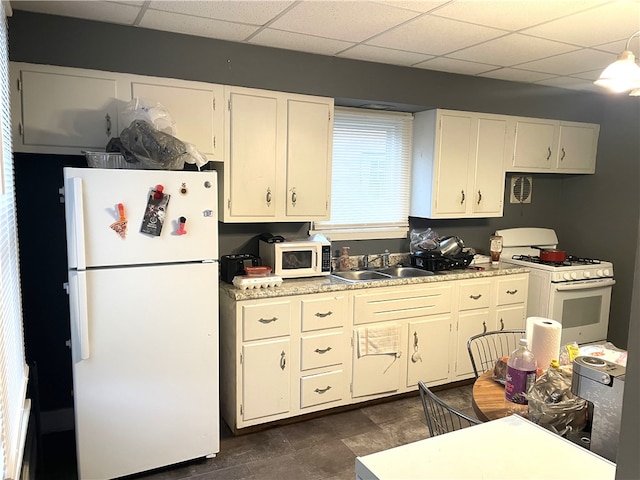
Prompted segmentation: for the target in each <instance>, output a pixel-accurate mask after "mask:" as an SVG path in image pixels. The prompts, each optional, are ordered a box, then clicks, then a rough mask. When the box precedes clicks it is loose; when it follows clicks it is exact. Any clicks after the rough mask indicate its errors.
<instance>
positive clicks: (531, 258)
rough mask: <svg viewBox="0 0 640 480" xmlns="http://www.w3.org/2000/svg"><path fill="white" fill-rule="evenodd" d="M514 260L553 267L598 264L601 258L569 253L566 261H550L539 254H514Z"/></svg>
mask: <svg viewBox="0 0 640 480" xmlns="http://www.w3.org/2000/svg"><path fill="white" fill-rule="evenodd" d="M511 258H512V259H513V260H520V261H523V262H530V263H538V264H540V265H549V266H552V267H570V266H572V265H597V264H599V263H600V260H596V259H595V258H583V257H577V256H574V255H568V256H567V258H566V260H565V261H564V262H549V261H544V260H541V259H540V257H539V256H536V255H514V256H513V257H511Z"/></svg>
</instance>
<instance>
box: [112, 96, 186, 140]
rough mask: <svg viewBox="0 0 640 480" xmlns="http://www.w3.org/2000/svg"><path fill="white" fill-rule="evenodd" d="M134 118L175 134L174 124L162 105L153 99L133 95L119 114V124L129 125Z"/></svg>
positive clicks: (167, 132)
mask: <svg viewBox="0 0 640 480" xmlns="http://www.w3.org/2000/svg"><path fill="white" fill-rule="evenodd" d="M134 120H144V121H145V122H148V123H150V124H151V125H153V126H154V127H155V128H156V129H158V130H160V131H161V132H163V133H166V134H168V135H173V136H174V137H175V136H176V135H177V131H176V124H175V122H174V121H173V118H171V115H170V114H169V112H168V111H167V109H166V108H165V106H164V105H162V104H161V103H160V102H157V101H155V100H149V99H147V98H140V97H134V98H133V99H131V101H130V102H128V103H127V104H126V105H125V107H124V108H123V110H122V113H121V114H120V125H131V123H133V121H134Z"/></svg>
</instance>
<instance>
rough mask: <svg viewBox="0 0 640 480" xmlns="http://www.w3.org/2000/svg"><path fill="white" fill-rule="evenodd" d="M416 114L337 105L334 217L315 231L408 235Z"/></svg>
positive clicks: (337, 235)
mask: <svg viewBox="0 0 640 480" xmlns="http://www.w3.org/2000/svg"><path fill="white" fill-rule="evenodd" d="M412 125H413V115H411V114H409V113H399V112H380V111H372V110H362V109H356V108H346V107H336V109H335V114H334V123H333V162H332V174H331V219H330V220H329V221H326V222H315V223H314V224H313V228H312V230H313V231H315V232H320V233H324V234H326V235H327V236H328V237H329V238H331V239H332V240H342V239H375V238H402V237H406V235H407V231H408V229H409V193H410V192H409V188H410V187H409V171H410V166H411V165H410V164H411V138H412Z"/></svg>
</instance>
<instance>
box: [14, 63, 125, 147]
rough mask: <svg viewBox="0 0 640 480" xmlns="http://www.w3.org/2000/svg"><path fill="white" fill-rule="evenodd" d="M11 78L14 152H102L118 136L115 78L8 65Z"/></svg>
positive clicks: (41, 66)
mask: <svg viewBox="0 0 640 480" xmlns="http://www.w3.org/2000/svg"><path fill="white" fill-rule="evenodd" d="M10 75H11V113H12V126H11V128H12V131H13V147H14V150H15V151H17V152H35V153H59V154H80V153H81V151H82V150H103V151H104V149H105V147H106V145H107V143H108V142H109V140H110V139H111V138H113V137H116V136H117V135H118V105H117V97H118V93H119V92H118V88H119V86H118V81H117V76H116V75H115V74H111V73H109V72H98V71H93V70H80V69H73V68H63V67H51V66H48V65H30V64H22V63H14V62H12V63H11V64H10Z"/></svg>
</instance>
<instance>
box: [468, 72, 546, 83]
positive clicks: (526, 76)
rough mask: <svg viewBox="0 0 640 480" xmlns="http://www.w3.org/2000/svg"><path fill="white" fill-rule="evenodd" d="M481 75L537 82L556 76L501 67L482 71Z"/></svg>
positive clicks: (498, 78) (515, 80) (514, 80)
mask: <svg viewBox="0 0 640 480" xmlns="http://www.w3.org/2000/svg"><path fill="white" fill-rule="evenodd" d="M479 76H481V77H487V78H495V79H497V80H510V81H512V82H525V83H535V82H539V81H541V80H547V79H549V78H552V77H554V75H549V74H548V73H540V72H531V71H527V70H520V69H518V68H500V69H498V70H492V71H490V72H486V73H481V74H479Z"/></svg>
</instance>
